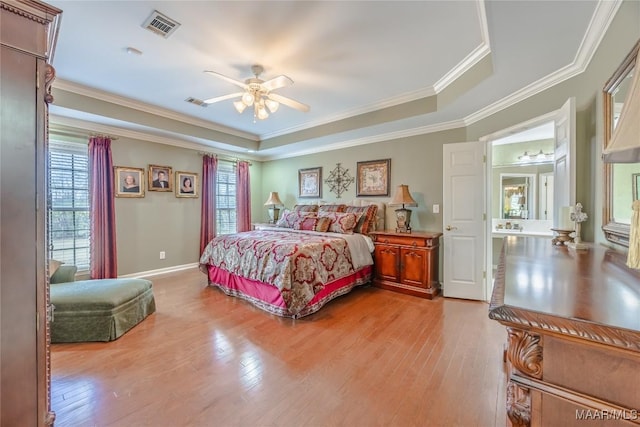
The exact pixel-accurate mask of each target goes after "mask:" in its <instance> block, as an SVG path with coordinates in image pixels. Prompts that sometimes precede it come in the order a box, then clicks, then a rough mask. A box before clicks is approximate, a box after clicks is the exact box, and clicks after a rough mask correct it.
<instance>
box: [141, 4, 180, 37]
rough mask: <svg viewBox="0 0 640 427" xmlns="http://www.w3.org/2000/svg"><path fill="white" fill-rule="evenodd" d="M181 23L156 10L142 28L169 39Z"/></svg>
mask: <svg viewBox="0 0 640 427" xmlns="http://www.w3.org/2000/svg"><path fill="white" fill-rule="evenodd" d="M179 26H180V23H179V22H177V21H174V20H173V19H171V18H169V17H168V16H166V15H163V14H162V13H160V12H158V11H157V10H154V11H153V13H152V14H151V15H149V17H148V18H147V20H146V21H144V23H143V24H142V28H146V29H147V30H149V31H153V32H154V33H156V34H158V35H160V36H162V37H164V38H165V39H166V38H168V37H169V36H170V35H171V34H173V32H174V31H175V30H177V29H178V27H179Z"/></svg>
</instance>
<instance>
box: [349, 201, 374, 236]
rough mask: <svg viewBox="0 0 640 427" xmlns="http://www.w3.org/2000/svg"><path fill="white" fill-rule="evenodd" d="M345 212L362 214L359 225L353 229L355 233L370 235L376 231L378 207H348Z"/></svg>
mask: <svg viewBox="0 0 640 427" xmlns="http://www.w3.org/2000/svg"><path fill="white" fill-rule="evenodd" d="M345 212H352V213H355V214H361V216H360V219H359V220H358V223H357V224H356V226H355V228H354V229H353V232H354V233H361V234H369V233H370V232H372V231H374V230H375V229H376V214H377V213H378V207H377V206H376V205H368V206H347V208H346V210H345Z"/></svg>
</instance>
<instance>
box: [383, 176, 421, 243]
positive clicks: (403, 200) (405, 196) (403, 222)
mask: <svg viewBox="0 0 640 427" xmlns="http://www.w3.org/2000/svg"><path fill="white" fill-rule="evenodd" d="M400 205H402V207H401V208H400V209H396V223H397V226H396V233H411V226H410V223H411V209H406V208H405V206H418V203H417V202H416V201H415V200H413V197H411V193H409V186H408V185H406V184H400V185H398V188H397V189H396V194H395V195H394V196H393V200H391V202H390V203H389V206H400Z"/></svg>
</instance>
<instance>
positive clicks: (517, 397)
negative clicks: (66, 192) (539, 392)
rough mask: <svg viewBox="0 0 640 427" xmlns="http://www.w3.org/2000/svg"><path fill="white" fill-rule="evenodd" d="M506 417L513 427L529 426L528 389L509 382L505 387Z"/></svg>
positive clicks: (529, 403) (529, 406) (529, 396)
mask: <svg viewBox="0 0 640 427" xmlns="http://www.w3.org/2000/svg"><path fill="white" fill-rule="evenodd" d="M507 415H508V416H509V420H510V421H511V425H512V426H513V427H529V426H531V395H530V393H529V389H528V388H524V387H520V386H519V385H518V384H516V383H513V382H511V381H509V384H508V385H507Z"/></svg>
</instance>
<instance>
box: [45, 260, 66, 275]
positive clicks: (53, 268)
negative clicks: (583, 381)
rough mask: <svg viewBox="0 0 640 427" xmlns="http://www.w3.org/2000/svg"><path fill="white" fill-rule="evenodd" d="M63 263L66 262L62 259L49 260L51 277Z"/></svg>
mask: <svg viewBox="0 0 640 427" xmlns="http://www.w3.org/2000/svg"><path fill="white" fill-rule="evenodd" d="M62 264H64V262H62V261H58V260H55V259H50V260H49V279H51V276H53V274H54V273H55V272H56V270H58V268H60V266H61V265H62Z"/></svg>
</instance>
